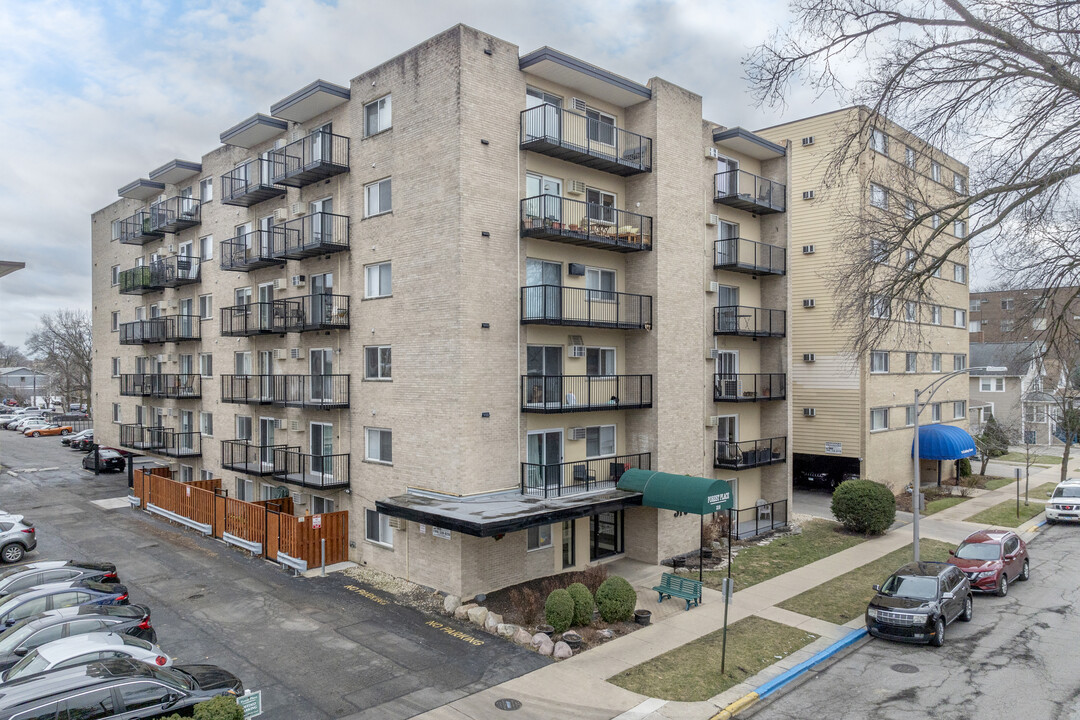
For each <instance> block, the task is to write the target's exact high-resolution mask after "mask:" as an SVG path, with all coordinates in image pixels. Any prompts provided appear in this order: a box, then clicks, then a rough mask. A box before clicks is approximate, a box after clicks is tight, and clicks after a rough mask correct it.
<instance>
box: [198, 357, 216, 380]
mask: <svg viewBox="0 0 1080 720" xmlns="http://www.w3.org/2000/svg"><path fill="white" fill-rule="evenodd" d="M199 374H200V375H202V376H203V377H213V376H214V356H213V355H211V354H210V353H199Z"/></svg>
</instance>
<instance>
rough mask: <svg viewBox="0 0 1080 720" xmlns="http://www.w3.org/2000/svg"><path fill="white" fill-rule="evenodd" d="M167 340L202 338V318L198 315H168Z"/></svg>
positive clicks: (165, 318)
mask: <svg viewBox="0 0 1080 720" xmlns="http://www.w3.org/2000/svg"><path fill="white" fill-rule="evenodd" d="M161 319H162V320H164V321H165V342H173V343H175V342H186V341H188V340H202V318H201V317H199V316H198V315H166V316H165V317H164V318H161Z"/></svg>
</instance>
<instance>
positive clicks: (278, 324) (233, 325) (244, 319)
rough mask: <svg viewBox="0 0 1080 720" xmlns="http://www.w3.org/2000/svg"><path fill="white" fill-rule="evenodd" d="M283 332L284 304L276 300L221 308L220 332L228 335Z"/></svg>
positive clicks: (245, 335) (243, 335)
mask: <svg viewBox="0 0 1080 720" xmlns="http://www.w3.org/2000/svg"><path fill="white" fill-rule="evenodd" d="M284 332H285V306H284V305H283V304H281V303H278V302H276V301H271V302H254V303H248V304H247V305H233V306H232V307H226V308H221V334H222V335H225V336H228V337H247V336H250V335H273V334H281V333H284Z"/></svg>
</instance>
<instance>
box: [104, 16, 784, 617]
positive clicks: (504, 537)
mask: <svg viewBox="0 0 1080 720" xmlns="http://www.w3.org/2000/svg"><path fill="white" fill-rule="evenodd" d="M221 142H222V145H221V146H220V147H218V148H216V149H214V150H212V151H210V152H208V153H207V154H206V155H204V156H203V157H202V158H201V159H200V160H199V161H197V162H196V161H180V160H176V161H173V162H170V163H168V164H166V165H164V166H162V167H160V168H158V169H156V170H154V171H152V172H150V173H149V174H148V176H147V177H146V178H143V179H139V180H136V181H134V182H132V183H130V184H129V185H127V186H126V187H124V188H121V189H120V196H121V199H120V200H118V201H117V202H115V203H113V204H111V205H109V206H108V207H106V208H104V209H102V210H100V211H98V212H97V213H95V214H94V216H93V248H94V258H95V264H94V273H93V277H94V335H95V337H94V344H95V352H96V362H95V366H94V368H95V369H94V373H95V378H94V380H95V388H96V394H97V397H96V403H95V405H96V407H97V408H99V413H101V414H102V415H107V414H108V413H109V408H110V407H111V408H112V413H113V414H112V420H113V423H112V424H111V425H110V424H106V425H105V426H104V427H101V428H100V429H99V431H98V432H99V433H100V435H101V437H102V439H103V441H104V442H105V443H106V444H110V445H112V444H119V445H121V446H125V447H128V448H133V449H136V450H138V451H139V452H141V453H144V454H145V455H147V456H148V457H151V458H155V459H157V460H158V461H160V462H161V463H164V464H169V465H171V466H172V467H173V468H174V470H175V474H176V476H178V477H180V478H182V479H188V478H198V477H200V476H213V477H221V478H223V480H224V487H225V488H227V489H228V490H229V492H230V494H233V495H234V496H240V497H242V498H254V499H260V498H269V497H274V496H276V495H284V494H290V495H291V496H292V497H293V499H294V501H295V502H296V512H297V513H302V512H310V513H319V512H325V511H328V510H330V509H335V510H348V511H349V513H350V540H351V541H352V550H351V552H350V555H351V558H352V559H353V560H356V561H358V562H362V563H366V564H367V565H370V566H372V567H375V568H378V569H381V570H385V571H387V572H390V573H393V574H395V575H398V576H401V577H405V578H408V579H410V580H412V581H414V582H419V583H423V584H426V585H430V586H434V587H436V588H439V589H442V590H446V591H450V592H454V593H457V594H462V595H465V596H470V595H472V594H474V593H477V592H484V591H490V590H493V589H497V588H499V587H505V586H507V585H510V584H513V583H517V582H521V581H524V580H527V579H530V578H533V577H538V576H543V575H549V574H552V573H556V572H561V571H563V570H565V569H579V568H582V567H584V566H586V565H588V564H590V563H593V562H601V561H604V560H606V559H608V558H614V557H620V556H628V557H631V558H637V559H641V560H645V561H648V562H657V561H659V560H661V559H663V558H666V557H669V556H672V555H674V554H677V553H682V552H686V551H689V550H693V549H695V548H696V547H697V545H698V539H697V538H698V518H696V517H693V516H683V517H677V516H676V514H675V513H672V512H669V511H661V510H657V509H654V508H650V507H643V506H641V496H640V495H639V494H636V493H628V492H625V491H621V490H617V489H616V488H615V485H616V482H617V481H618V479H619V477H620V476H621V474H622V473H623V472H625V470H626V469H628V468H645V469H654V470H662V471H665V472H669V473H679V474H689V475H699V476H706V477H717V478H723V479H728V480H730V481H731V482H732V484H733V486H734V489H735V493H736V499H735V504H736V507H737V508H747V507H749V508H752V507H754V505H755V503H756V502H758V501H759V500H764V501H767V502H770V503H771V502H777V501H778V502H781V503H786V502H787V501H788V500H789V498H790V482H789V477H790V475H789V468H790V464H789V463H788V460H789V454H788V453H789V451H788V447H787V442H786V441H787V437H788V434H789V430H788V426H789V413H788V405H787V400H786V378H787V373H788V363H789V358H788V351H787V339H786V338H787V334H788V333H787V314H788V310H789V308H788V292H787V275H786V274H785V272H786V267H787V259H786V257H785V256H786V251H787V246H788V221H787V217H788V216H787V214H786V213H785V212H784V210H785V209H786V198H787V195H786V192H785V187H784V185H785V183H786V182H787V181H788V178H787V155H788V152H789V149H788V148H787V146H786V144H783V143H780V144H778V143H774V142H769V141H766V140H764V139H762V138H760V137H757V136H755V135H753V134H751V133H747V132H745V131H743V130H740V129H738V128H734V129H727V128H723V127H720V126H718V125H716V124H714V123H710V122H706V121H703V120H702V102H701V97H700V96H699V95H696V94H694V93H692V92H689V91H687V90H684V89H682V88H679V87H676V86H674V85H672V84H670V83H668V82H665V81H663V80H660V79H657V78H654V79H652V80H650V81H649V82H648V83H647V84H644V85H642V84H639V83H637V82H633V81H631V80H627V79H625V78H622V77H619V76H617V75H614V74H612V73H610V72H607V71H605V70H603V69H600V68H598V67H595V66H593V65H590V64H588V63H586V62H583V61H581V60H578V59H575V58H572V57H569V56H567V55H565V54H563V53H560V52H558V51H555V50H552V49H549V48H543V49H541V50H538V51H536V52H532V53H529V54H526V55H522V54H521V53H520V52H519V49H518V48H517V47H516V46H514V45H512V44H510V43H508V42H505V41H502V40H499V39H497V38H494V37H492V36H490V35H487V34H485V33H482V32H480V31H477V30H474V29H472V28H469V27H465V26H457V27H454V28H452V29H450V30H448V31H447V32H444V33H442V34H440V35H438V36H436V37H433V38H431V39H430V40H427V41H426V42H424V43H422V44H421V45H419V46H417V47H415V48H413V49H411V50H409V51H408V52H406V53H404V54H402V55H399V56H398V57H395V58H393V59H391V60H389V61H387V62H386V63H384V64H382V65H380V66H378V67H376V68H374V69H372V70H369V71H367V72H365V73H363V74H361V75H359V76H357V77H355V78H354V79H353V80H352V81H351V82H350V83H349V84H348V86H347V87H346V86H338V85H334V84H331V83H327V82H323V81H317V82H315V83H313V84H311V85H309V86H307V87H305V88H303V89H301V90H299V91H298V92H296V93H294V94H292V95H290V96H288V97H286V98H285V99H283V100H282V101H280V102H278V103H275V104H274V105H273V106H272V107H271V108H270V114H269V115H263V114H256V115H254V116H252V117H251V118H249V119H248V120H245V121H244V122H242V123H240V124H238V125H236V126H235V127H233V128H230V129H229V130H226V131H225V132H223V133H222V135H221ZM99 424H100V423H99ZM777 511H778V512H784V511H786V508H785V507H784V506H777Z"/></svg>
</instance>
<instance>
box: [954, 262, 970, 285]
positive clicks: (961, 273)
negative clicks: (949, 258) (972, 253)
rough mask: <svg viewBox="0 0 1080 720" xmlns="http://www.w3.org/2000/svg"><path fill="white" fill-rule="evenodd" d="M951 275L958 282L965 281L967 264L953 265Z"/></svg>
mask: <svg viewBox="0 0 1080 720" xmlns="http://www.w3.org/2000/svg"><path fill="white" fill-rule="evenodd" d="M952 277H953V280H955V281H956V282H958V283H966V282H967V265H959V264H957V265H953V270H952Z"/></svg>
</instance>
